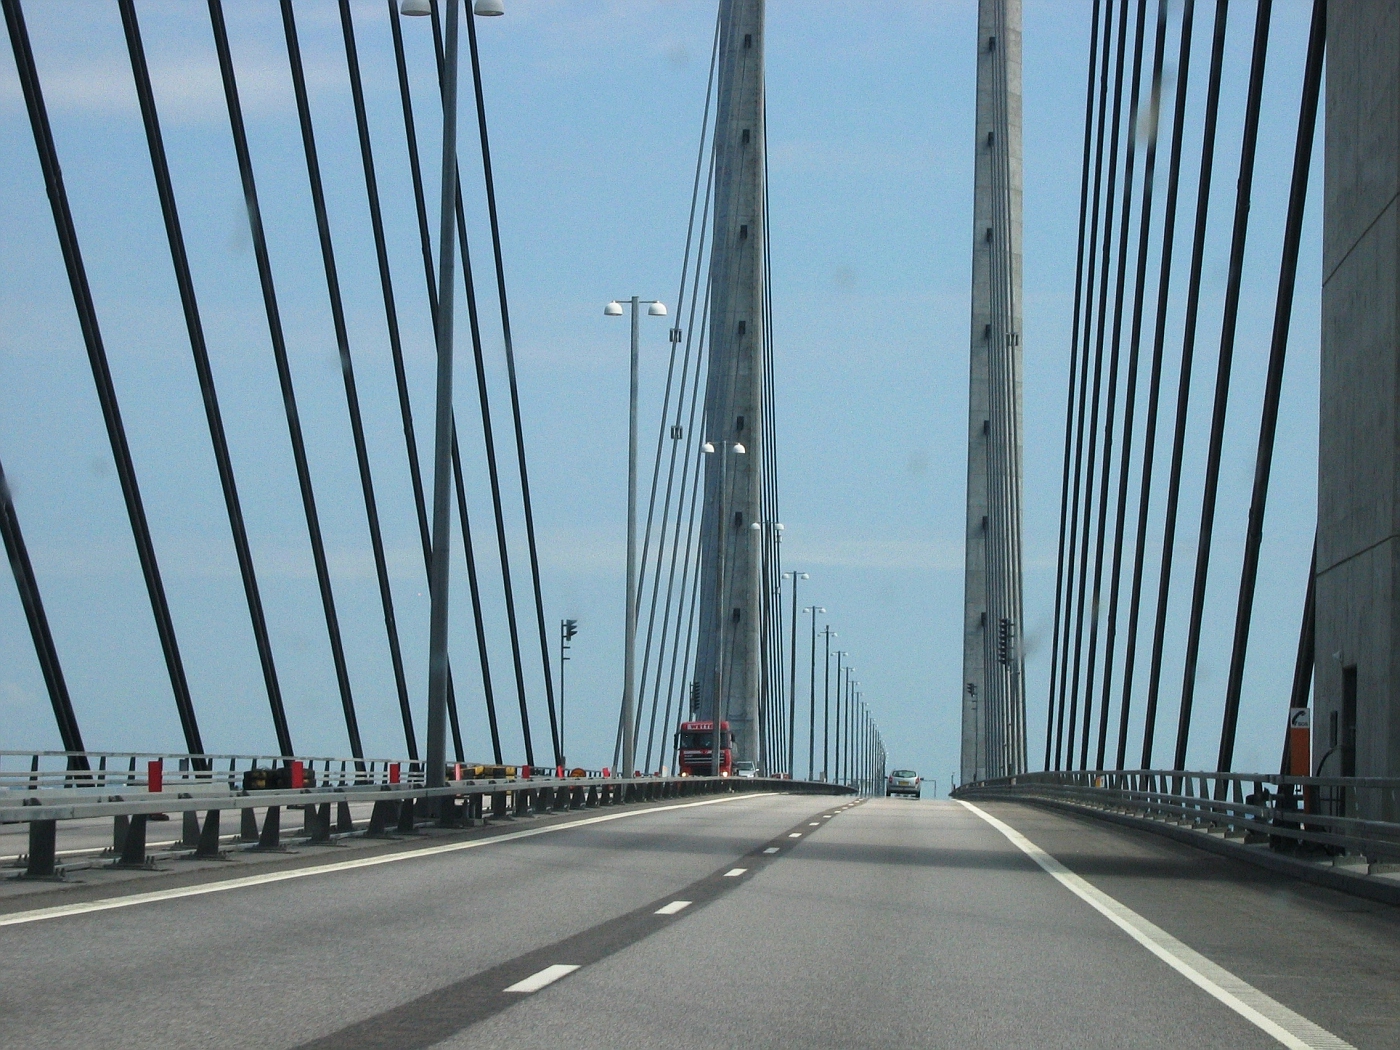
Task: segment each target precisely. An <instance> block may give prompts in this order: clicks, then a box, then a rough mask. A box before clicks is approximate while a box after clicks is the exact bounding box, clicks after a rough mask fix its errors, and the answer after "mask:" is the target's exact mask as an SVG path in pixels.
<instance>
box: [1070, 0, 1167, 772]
mask: <svg viewBox="0 0 1400 1050" xmlns="http://www.w3.org/2000/svg"><path fill="white" fill-rule="evenodd" d="M1163 14H1165V12H1163ZM1159 28H1160V29H1161V33H1159V34H1158V35H1159V36H1160V37H1161V38H1162V39H1163V41H1165V31H1166V25H1165V23H1164V22H1163V21H1162V20H1161V19H1159ZM1146 29H1147V0H1138V5H1137V13H1136V17H1135V29H1134V39H1133V73H1132V89H1131V92H1130V95H1129V101H1128V145H1127V153H1126V162H1125V165H1124V169H1123V218H1122V225H1121V226H1120V227H1119V230H1118V276H1117V279H1116V280H1117V286H1116V289H1115V292H1114V304H1113V348H1112V354H1111V356H1112V363H1111V365H1110V367H1109V376H1110V378H1109V401H1108V416H1107V421H1106V422H1105V424H1104V448H1103V481H1102V487H1101V488H1100V490H1099V506H1100V508H1101V511H1100V515H1099V532H1098V538H1097V546H1096V548H1095V553H1094V597H1093V605H1094V622H1095V626H1096V627H1097V623H1098V610H1099V607H1100V600H1101V596H1102V592H1101V590H1100V588H1099V579H1098V577H1099V573H1100V571H1101V570H1102V569H1103V564H1104V538H1105V533H1106V531H1107V525H1108V509H1109V501H1108V496H1109V485H1110V482H1111V479H1112V472H1113V435H1114V395H1115V392H1116V384H1117V378H1118V361H1119V351H1120V343H1121V340H1122V336H1123V296H1124V294H1125V292H1126V288H1127V276H1128V238H1129V235H1130V234H1131V232H1132V212H1133V169H1134V167H1135V165H1136V161H1137V142H1138V135H1137V131H1138V105H1139V101H1140V97H1141V95H1140V92H1141V85H1142V46H1143V40H1144V37H1145V31H1146ZM1157 59H1158V61H1160V51H1159V52H1158V54H1157ZM1154 65H1155V66H1156V68H1157V70H1158V71H1160V65H1158V64H1157V63H1154ZM1159 75H1160V72H1159ZM1156 90H1157V88H1156V86H1155V82H1154V86H1153V88H1152V95H1151V96H1150V98H1149V103H1148V104H1149V106H1150V107H1151V115H1150V119H1151V120H1152V121H1154V123H1153V125H1152V129H1151V134H1150V136H1149V138H1150V143H1149V145H1148V154H1147V158H1146V159H1147V163H1148V165H1149V167H1148V169H1147V171H1146V173H1145V175H1144V179H1143V202H1142V214H1141V216H1140V218H1139V225H1140V226H1141V236H1140V239H1139V241H1138V252H1137V280H1136V282H1135V291H1134V296H1133V303H1132V315H1133V316H1132V322H1131V333H1130V336H1129V346H1128V374H1127V377H1126V380H1125V383H1124V389H1123V423H1122V431H1123V439H1122V444H1123V448H1122V452H1121V454H1120V459H1121V462H1120V464H1119V476H1118V499H1117V508H1116V510H1117V517H1116V523H1115V525H1114V541H1113V566H1112V570H1111V572H1110V576H1109V581H1110V582H1109V594H1110V598H1109V605H1108V620H1107V623H1106V627H1105V632H1104V665H1103V691H1102V693H1103V695H1102V696H1101V697H1100V698H1099V739H1098V750H1097V758H1096V764H1095V768H1096V769H1103V758H1104V750H1105V749H1106V747H1107V746H1108V713H1109V704H1110V702H1111V695H1110V687H1111V685H1112V682H1113V650H1114V640H1115V635H1116V632H1117V628H1118V594H1119V584H1120V582H1121V580H1122V567H1123V527H1124V521H1123V519H1124V515H1125V513H1126V510H1127V501H1128V488H1127V485H1128V474H1129V471H1130V468H1131V466H1132V460H1131V456H1132V447H1133V408H1134V405H1135V398H1136V395H1137V373H1138V348H1139V345H1140V338H1141V335H1142V289H1143V284H1144V282H1145V281H1146V279H1147V237H1148V236H1149V234H1150V231H1151V208H1152V198H1151V190H1152V170H1151V167H1150V165H1151V164H1153V163H1154V162H1155V161H1156V156H1157V131H1156V124H1155V120H1156V102H1157V98H1156ZM1097 640H1098V631H1097V630H1095V631H1094V632H1093V633H1092V634H1091V635H1090V639H1089V652H1090V654H1091V655H1090V658H1089V669H1090V673H1091V674H1092V672H1093V669H1094V659H1093V655H1092V654H1093V651H1094V645H1095V643H1096V642H1097ZM1089 684H1090V686H1091V687H1092V685H1093V682H1092V680H1091V681H1090V683H1089ZM1087 715H1088V711H1087V709H1086V717H1085V720H1084V728H1085V729H1086V730H1087V729H1088V728H1089V719H1088V717H1087ZM1086 757H1087V756H1086ZM1083 764H1084V766H1085V767H1086V768H1087V766H1088V762H1087V761H1085V762H1084V763H1083Z"/></svg>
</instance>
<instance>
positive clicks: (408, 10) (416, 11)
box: [399, 0, 433, 15]
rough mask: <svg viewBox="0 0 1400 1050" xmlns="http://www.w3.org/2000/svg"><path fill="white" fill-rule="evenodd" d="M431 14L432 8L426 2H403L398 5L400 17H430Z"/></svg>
mask: <svg viewBox="0 0 1400 1050" xmlns="http://www.w3.org/2000/svg"><path fill="white" fill-rule="evenodd" d="M432 13H433V8H432V5H431V4H430V3H429V2H428V0H403V2H402V3H400V4H399V14H402V15H430V14H432Z"/></svg>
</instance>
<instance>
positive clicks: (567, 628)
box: [563, 620, 578, 642]
mask: <svg viewBox="0 0 1400 1050" xmlns="http://www.w3.org/2000/svg"><path fill="white" fill-rule="evenodd" d="M563 628H564V641H566V642H571V641H573V640H574V635H576V634H578V621H577V620H565V621H564V622H563Z"/></svg>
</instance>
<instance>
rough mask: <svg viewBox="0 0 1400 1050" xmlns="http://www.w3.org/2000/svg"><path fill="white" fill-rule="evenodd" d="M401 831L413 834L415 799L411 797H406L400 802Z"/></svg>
mask: <svg viewBox="0 0 1400 1050" xmlns="http://www.w3.org/2000/svg"><path fill="white" fill-rule="evenodd" d="M399 831H400V832H402V833H403V834H405V835H412V834H413V831H414V827H413V799H411V798H406V799H404V800H403V801H402V802H400V803H399Z"/></svg>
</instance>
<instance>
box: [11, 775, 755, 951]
mask: <svg viewBox="0 0 1400 1050" xmlns="http://www.w3.org/2000/svg"><path fill="white" fill-rule="evenodd" d="M755 797H757V798H777V797H778V796H777V795H775V794H763V795H757V796H755V795H749V794H743V795H729V796H727V797H725V798H707V799H701V800H700V801H699V802H678V803H676V804H675V805H671V806H654V807H651V808H648V809H639V810H632V811H627V812H622V813H607V814H604V815H603V816H598V817H586V818H584V819H583V820H571V821H569V822H568V823H566V824H551V825H549V826H548V827H543V828H530V829H529V830H526V831H512V832H509V833H507V834H505V835H493V836H492V837H491V838H484V839H471V840H470V841H467V842H449V843H445V844H444V845H441V846H427V847H424V848H423V849H412V850H405V851H403V852H401V853H387V854H382V855H380V856H377V857H361V858H359V859H358V860H342V861H336V862H334V863H331V864H317V865H313V866H310V867H305V868H294V869H292V870H290V871H271V872H266V873H264V874H262V875H245V876H242V877H241V878H236V879H224V880H222V881H220V882H206V883H202V884H200V885H198V886H179V887H174V888H172V889H168V890H151V891H150V892H148V893H132V894H129V895H127V896H125V897H101V898H99V899H97V900H95V901H86V902H83V903H80V904H59V905H56V906H55V907H52V908H35V909H33V910H32V911H17V912H11V913H10V914H9V915H0V927H4V926H22V925H24V924H26V923H31V922H43V921H44V920H45V919H59V918H63V917H65V916H68V915H85V914H87V913H89V912H97V911H112V910H113V909H115V908H134V907H135V906H136V905H138V904H154V903H155V902H157V901H168V900H177V899H179V898H181V897H202V896H204V895H205V894H208V893H223V892H225V891H227V890H239V889H244V888H246V887H249V886H265V885H268V884H269V883H273V882H288V881H290V880H292V879H305V878H310V877H311V876H313V875H330V874H333V873H335V872H339V871H354V870H356V869H358V868H374V867H378V866H379V865H381V864H396V863H398V862H400V861H405V860H418V859H420V858H423V857H436V856H441V855H442V854H444V853H457V852H459V851H461V850H466V849H476V848H478V847H480V846H492V845H495V844H497V843H501V842H518V841H519V840H521V839H528V838H534V837H535V836H536V835H548V834H551V833H552V832H556V831H567V830H569V829H570V828H581V827H584V826H586V825H589V824H603V823H606V822H608V821H610V820H622V819H623V818H625V817H640V816H645V815H646V814H648V813H665V812H668V811H669V810H674V809H692V808H694V807H696V806H714V805H717V804H719V803H722V802H735V801H738V800H739V799H741V798H755Z"/></svg>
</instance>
